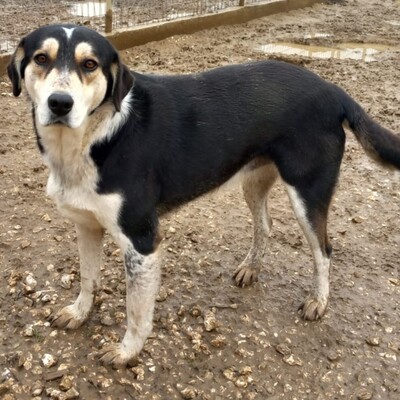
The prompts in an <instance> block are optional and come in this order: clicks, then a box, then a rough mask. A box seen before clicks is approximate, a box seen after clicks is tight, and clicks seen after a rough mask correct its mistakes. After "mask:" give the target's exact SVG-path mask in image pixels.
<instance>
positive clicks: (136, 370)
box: [132, 366, 144, 381]
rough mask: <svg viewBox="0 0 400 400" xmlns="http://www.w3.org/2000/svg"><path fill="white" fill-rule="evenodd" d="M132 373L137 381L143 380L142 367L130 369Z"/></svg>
mask: <svg viewBox="0 0 400 400" xmlns="http://www.w3.org/2000/svg"><path fill="white" fill-rule="evenodd" d="M132 372H133V373H134V374H135V377H136V379H137V380H138V381H143V380H144V369H143V368H142V367H139V366H136V367H133V368H132Z"/></svg>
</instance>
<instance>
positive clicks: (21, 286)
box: [0, 0, 400, 400]
mask: <svg viewBox="0 0 400 400" xmlns="http://www.w3.org/2000/svg"><path fill="white" fill-rule="evenodd" d="M399 8H400V3H399V1H397V0H396V1H393V0H381V1H377V0H364V1H356V0H352V1H350V0H349V1H343V2H340V3H336V4H327V5H316V6H315V7H313V8H308V9H304V10H298V11H294V12H290V13H288V14H279V15H273V16H271V17H267V18H262V19H259V20H255V21H253V22H250V23H247V24H243V25H237V26H229V27H221V28H218V29H213V30H210V31H204V32H200V33H197V34H194V35H191V36H180V37H172V38H170V39H168V40H165V41H162V42H158V43H151V44H148V45H146V46H142V47H137V48H133V49H130V50H127V51H125V52H123V57H124V59H125V61H126V62H127V64H129V66H130V67H132V68H134V69H136V70H138V71H145V72H161V73H170V72H174V73H175V72H177V73H183V72H191V71H200V70H204V69H208V68H211V67H215V66H218V65H225V64H231V63H236V62H243V61H248V60H255V59H263V58H267V57H268V56H265V55H263V54H262V53H260V52H259V51H258V50H257V47H258V46H260V45H262V44H266V43H271V42H295V43H304V44H319V45H325V46H335V45H336V44H338V43H341V42H359V43H375V44H388V45H392V46H399V45H400V28H399V24H400V10H399ZM7 18H15V17H14V16H7V15H3V14H2V15H1V16H0V24H1V23H3V20H4V19H7ZM317 33H325V34H330V35H331V36H329V37H325V38H316V39H304V37H305V36H306V35H315V34H317ZM286 59H288V60H289V61H292V62H295V63H300V64H303V65H305V66H306V67H307V68H310V69H311V70H313V71H315V72H317V73H318V74H320V75H321V76H323V77H324V78H326V79H328V80H330V81H332V82H334V83H337V84H339V85H340V86H342V87H343V88H344V89H346V90H347V91H348V92H349V93H350V94H351V95H352V96H353V97H354V98H355V99H357V100H358V101H359V102H360V103H361V104H362V105H363V106H364V107H365V108H366V110H368V111H369V113H370V114H371V115H372V116H373V117H374V118H375V119H376V120H377V121H379V122H380V123H382V124H383V125H384V126H386V127H387V128H390V129H391V130H393V131H394V132H396V133H400V109H399V102H400V86H399V82H400V68H399V66H400V51H399V50H398V49H397V50H396V49H395V48H393V49H392V50H391V51H385V52H382V53H380V54H379V55H378V61H375V62H369V63H366V62H363V61H354V60H337V59H327V60H317V59H309V58H306V57H299V56H290V57H289V56H288V57H286ZM10 90H11V88H10V84H9V82H8V80H7V78H6V77H1V78H0V95H1V97H0V99H1V107H0V121H1V124H0V154H1V155H0V196H1V197H0V263H1V278H2V279H1V280H0V299H1V303H0V304H1V306H0V329H1V330H0V372H1V378H0V397H1V398H3V399H25V398H27V399H28V398H32V397H34V395H33V393H36V394H37V397H36V398H37V399H46V398H54V399H57V398H59V399H62V398H72V397H73V396H74V395H75V396H79V398H81V399H113V400H116V399H180V398H184V399H194V398H198V399H267V398H268V399H321V400H322V399H339V398H343V399H370V398H373V399H398V398H400V383H399V382H400V360H399V358H400V318H399V312H400V280H399V278H400V276H399V267H398V255H399V245H400V230H399V226H398V225H399V222H398V221H399V220H398V216H399V211H400V209H399V200H400V183H399V180H398V175H397V174H396V173H394V172H392V171H388V170H385V169H384V168H382V167H379V166H377V165H376V164H374V163H373V162H372V161H370V160H369V159H368V158H367V157H366V156H365V154H364V153H363V151H362V150H361V148H360V146H359V145H358V143H356V142H355V140H354V138H353V136H352V134H351V133H350V132H349V133H348V141H347V145H346V153H345V156H344V160H343V166H342V171H341V179H340V183H339V185H338V190H337V192H336V195H335V197H334V201H333V205H332V209H331V214H330V226H329V234H330V237H331V240H332V244H333V247H334V253H333V267H332V272H331V298H330V305H329V309H328V312H327V314H326V316H325V317H324V318H323V319H322V320H321V321H318V322H312V323H310V322H304V321H302V320H301V319H300V318H299V316H298V314H297V307H298V305H299V304H300V303H301V301H302V299H303V298H304V297H305V296H306V294H307V291H308V290H309V288H310V284H311V278H312V259H311V254H310V251H309V248H308V245H307V243H306V241H305V239H304V236H303V235H302V234H301V232H300V230H299V228H298V225H297V222H296V221H295V219H294V217H293V213H292V211H291V208H290V206H289V203H288V200H287V196H286V194H285V192H284V190H283V187H282V185H281V184H278V185H277V186H276V187H275V188H274V189H273V193H272V196H271V202H270V204H271V214H272V217H273V219H274V226H273V235H272V237H271V239H270V241H269V247H268V249H267V251H266V255H265V270H264V271H263V272H262V274H261V276H260V280H259V282H258V283H257V284H255V285H254V286H253V287H251V288H246V289H239V288H237V287H235V286H234V285H233V282H232V279H231V276H232V272H233V271H234V269H235V268H236V267H237V265H238V264H239V263H240V261H241V260H242V259H243V258H244V256H245V255H246V251H247V250H248V248H249V246H250V240H251V221H250V215H249V212H248V210H247V208H246V206H245V204H244V201H243V199H242V195H241V191H240V188H239V187H234V188H231V189H229V190H227V191H222V190H221V191H218V192H216V193H212V194H210V195H207V196H204V197H202V198H201V199H199V200H197V201H194V202H193V203H191V204H190V205H188V206H185V207H183V208H182V209H180V210H179V211H178V212H177V213H175V214H173V215H171V216H170V217H168V218H166V219H164V220H163V221H162V226H163V232H164V236H165V239H164V241H163V244H162V245H163V247H164V248H165V262H164V265H163V286H162V289H161V291H160V296H159V302H158V303H157V304H156V312H155V318H154V333H153V335H152V336H151V337H150V338H149V339H148V341H147V343H146V345H145V348H144V350H143V351H142V353H141V355H140V359H139V363H138V365H137V366H136V367H134V368H128V369H124V370H117V371H115V370H112V369H110V368H105V367H103V366H101V365H100V364H99V362H98V359H97V358H96V353H97V352H98V351H99V350H100V349H101V348H102V346H103V345H104V344H105V343H108V342H111V341H117V340H119V338H120V337H121V335H123V333H124V329H125V326H124V325H125V305H124V304H125V299H124V295H125V288H124V272H123V265H122V259H121V255H120V254H119V252H118V249H117V248H116V246H115V244H114V243H113V242H112V240H111V238H109V237H108V238H107V240H106V241H105V245H104V257H103V258H104V270H103V281H102V290H101V291H100V293H99V296H98V299H97V302H96V307H95V310H94V312H93V315H92V318H91V319H90V320H89V321H88V322H87V323H86V325H85V326H83V327H82V328H80V329H79V330H77V331H73V332H72V331H68V332H64V331H61V330H56V329H53V328H51V327H50V326H49V323H48V322H47V320H46V316H48V315H49V313H50V312H51V311H52V310H57V309H59V308H60V307H62V306H64V305H66V304H68V303H70V302H72V301H73V300H74V299H75V297H76V296H77V293H78V290H79V261H78V255H77V246H76V235H75V232H74V229H73V226H72V224H71V223H69V222H68V221H65V220H63V219H62V218H61V217H60V215H59V213H58V212H57V210H56V209H55V208H54V205H53V204H52V202H51V201H50V200H49V199H47V197H46V194H45V185H46V178H47V170H46V168H45V167H44V166H43V162H42V161H41V159H40V156H39V153H38V151H37V149H36V143H35V137H34V133H33V130H32V126H31V118H30V106H29V104H28V102H27V101H26V100H24V99H23V98H18V99H15V98H13V97H11V95H10ZM35 282H36V283H35ZM69 285H70V287H69ZM68 287H69V288H68ZM210 312H214V314H215V317H216V320H217V326H216V328H215V329H214V330H211V331H206V330H205V326H204V319H205V318H209V315H210V314H209V313H210ZM45 354H49V355H51V356H52V357H53V359H54V362H56V364H55V365H54V366H51V364H52V358H51V357H50V358H49V357H48V356H45ZM46 357H47V359H48V362H46ZM71 387H72V388H73V389H69V388H71ZM68 389H69V391H68ZM35 390H36V392H35ZM74 391H75V392H74ZM39 393H40V394H39ZM77 393H79V395H78V394H77ZM68 396H69V397H68Z"/></svg>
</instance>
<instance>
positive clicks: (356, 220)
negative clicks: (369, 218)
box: [351, 215, 365, 224]
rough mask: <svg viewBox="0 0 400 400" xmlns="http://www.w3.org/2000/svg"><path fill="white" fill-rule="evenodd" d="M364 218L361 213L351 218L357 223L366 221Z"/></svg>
mask: <svg viewBox="0 0 400 400" xmlns="http://www.w3.org/2000/svg"><path fill="white" fill-rule="evenodd" d="M364 220H365V218H363V217H360V216H359V215H356V216H354V217H352V218H351V222H354V223H355V224H361V223H362V222H364Z"/></svg>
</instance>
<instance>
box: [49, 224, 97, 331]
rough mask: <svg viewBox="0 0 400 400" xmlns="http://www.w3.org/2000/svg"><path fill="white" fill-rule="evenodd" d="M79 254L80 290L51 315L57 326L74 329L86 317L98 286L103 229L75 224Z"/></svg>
mask: <svg viewBox="0 0 400 400" xmlns="http://www.w3.org/2000/svg"><path fill="white" fill-rule="evenodd" d="M76 232H77V236H78V248H79V255H80V272H81V291H80V293H79V296H78V298H77V299H76V301H75V302H74V303H73V304H71V305H70V306H67V307H64V308H63V309H61V310H60V311H58V312H57V314H55V315H54V317H52V325H53V326H56V327H57V328H64V329H76V328H78V327H80V326H81V325H82V324H83V323H84V322H85V321H86V320H87V318H88V316H89V313H90V310H91V309H92V306H93V301H94V298H95V295H96V291H97V289H98V287H99V286H100V264H101V247H102V238H103V230H102V229H98V228H97V229H89V228H86V227H85V226H83V225H77V226H76Z"/></svg>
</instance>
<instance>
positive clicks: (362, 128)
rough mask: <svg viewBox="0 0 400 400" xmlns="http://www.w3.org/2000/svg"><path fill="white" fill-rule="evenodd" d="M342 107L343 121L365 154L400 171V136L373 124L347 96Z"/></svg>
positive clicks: (375, 123) (361, 109)
mask: <svg viewBox="0 0 400 400" xmlns="http://www.w3.org/2000/svg"><path fill="white" fill-rule="evenodd" d="M343 105H344V113H345V119H346V120H347V122H348V124H349V127H350V129H351V130H352V131H353V133H354V135H355V136H356V138H357V140H358V141H359V142H360V143H361V145H362V147H363V148H364V150H365V152H366V153H367V154H368V155H369V156H370V157H371V158H373V159H374V160H375V161H377V162H378V163H380V164H383V165H384V166H386V167H394V168H397V169H399V170H400V135H396V134H394V133H393V132H391V131H389V130H388V129H386V128H384V127H383V126H381V125H379V124H378V123H377V122H375V121H374V120H373V119H372V118H371V117H370V116H369V115H368V114H367V113H366V112H365V111H364V110H363V108H362V107H361V106H360V105H359V104H357V103H356V102H355V101H354V100H353V99H352V98H351V97H350V96H348V95H347V94H346V95H345V100H344V102H343Z"/></svg>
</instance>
